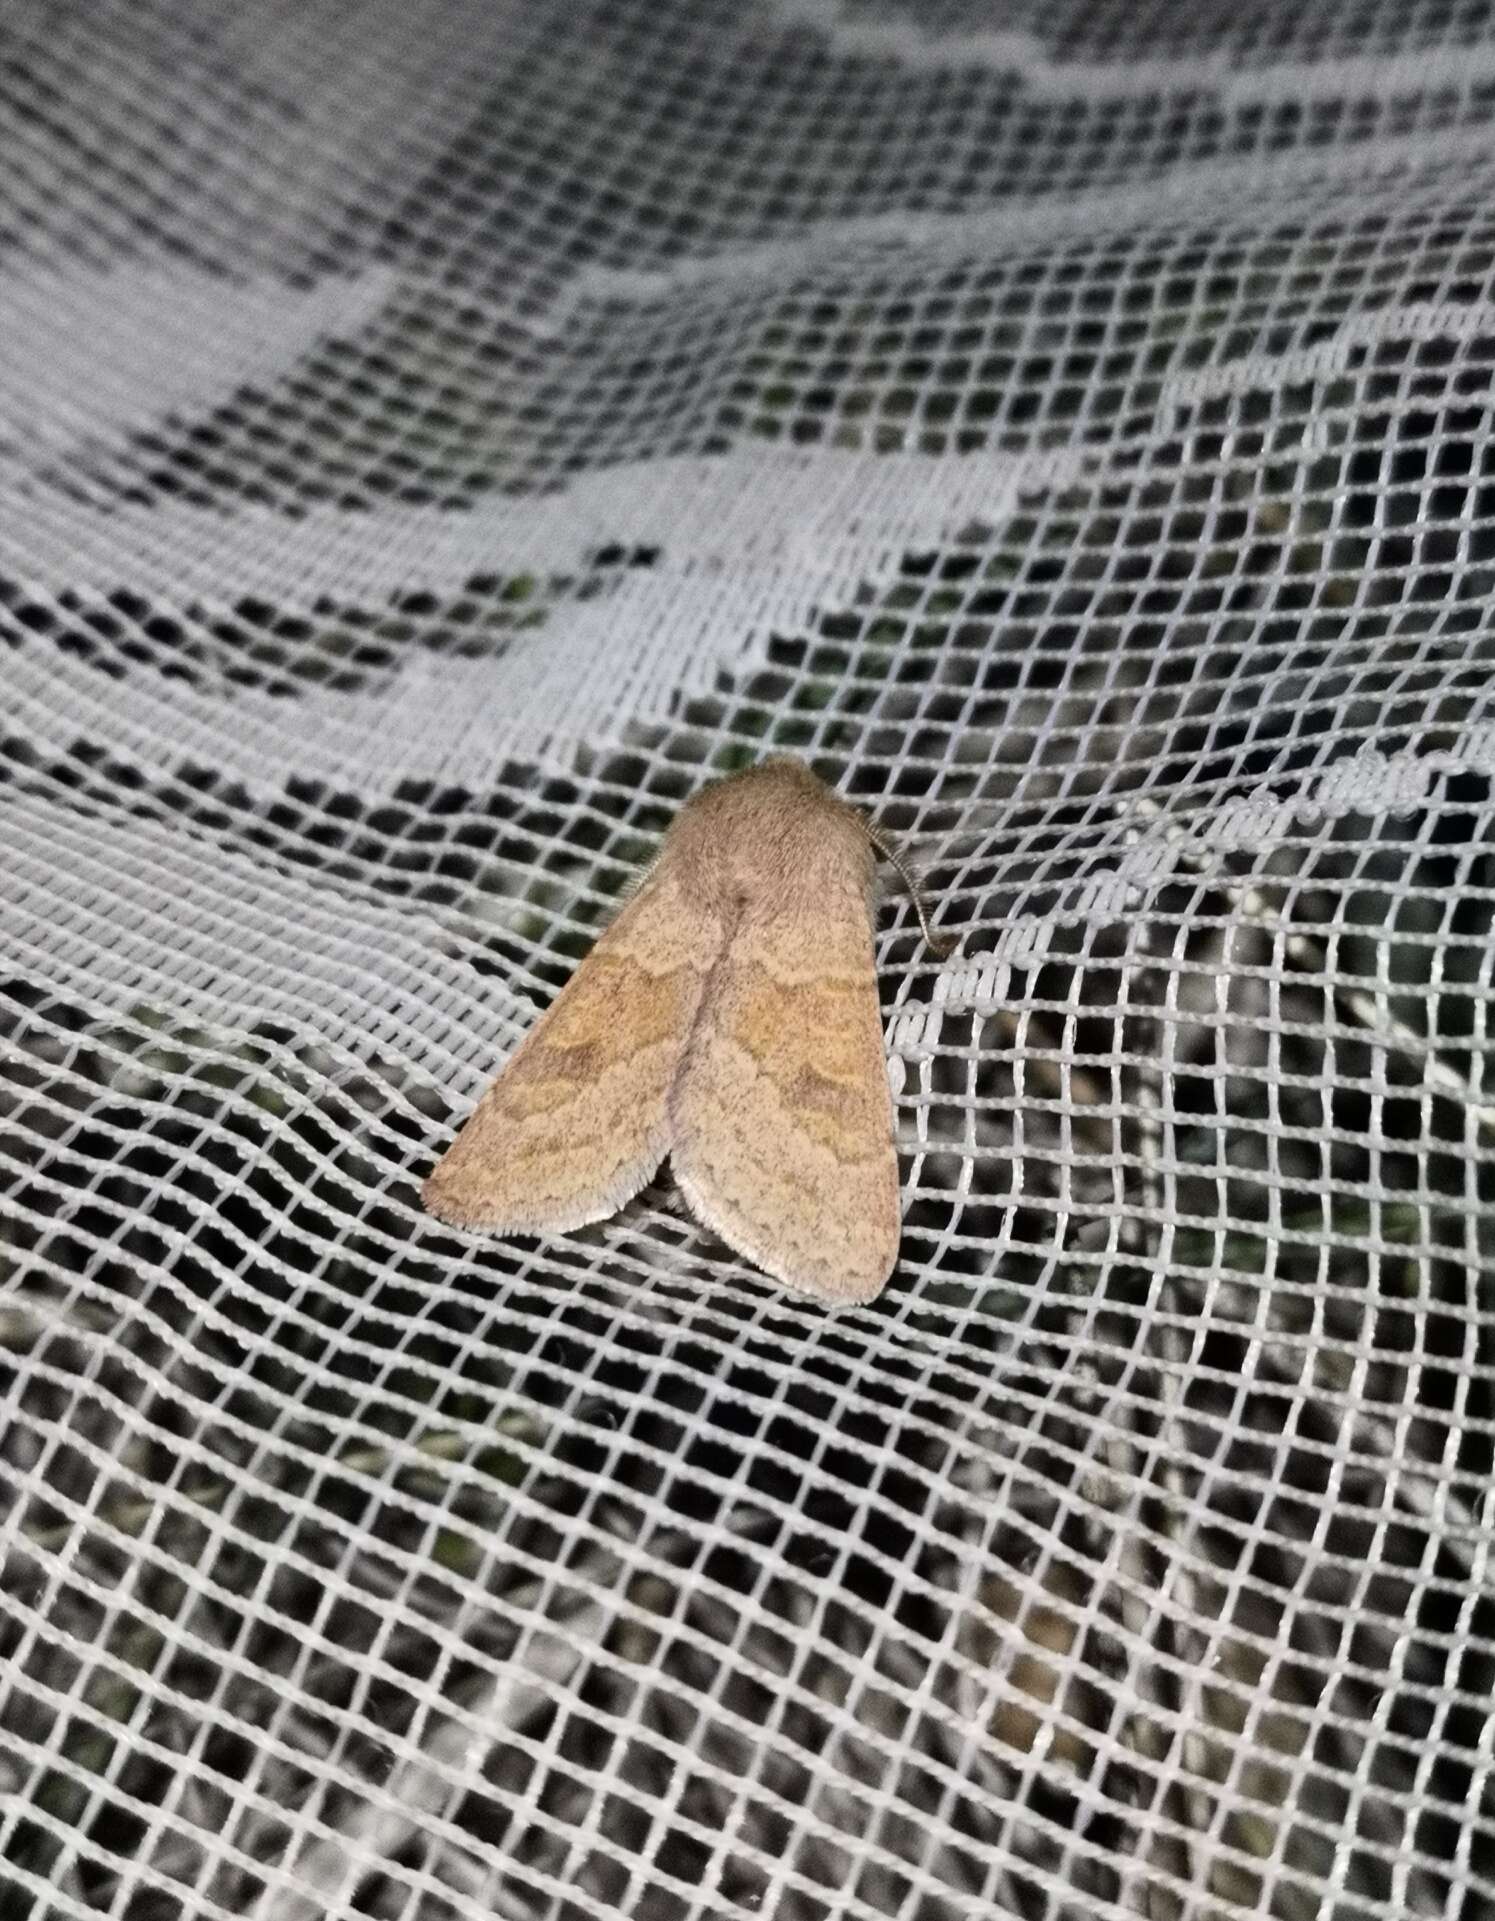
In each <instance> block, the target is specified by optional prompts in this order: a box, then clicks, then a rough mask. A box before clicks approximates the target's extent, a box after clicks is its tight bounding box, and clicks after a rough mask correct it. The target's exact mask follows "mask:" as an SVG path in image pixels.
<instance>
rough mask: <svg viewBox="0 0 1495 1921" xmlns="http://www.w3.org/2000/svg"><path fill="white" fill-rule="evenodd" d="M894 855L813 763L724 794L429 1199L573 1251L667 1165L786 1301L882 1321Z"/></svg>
mask: <svg viewBox="0 0 1495 1921" xmlns="http://www.w3.org/2000/svg"><path fill="white" fill-rule="evenodd" d="M878 852H882V853H884V854H886V855H887V856H888V858H890V859H892V860H893V861H894V862H895V863H896V864H897V865H898V868H899V871H900V872H901V873H903V875H904V879H905V881H907V882H908V885H909V888H910V891H911V893H913V894H914V898H915V902H916V905H917V906H918V912H919V919H920V924H921V926H922V927H923V929H924V934H925V938H926V940H927V941H928V942H929V944H930V945H931V947H933V948H935V950H936V951H943V952H947V951H948V945H947V944H945V943H942V942H939V941H937V940H936V939H935V937H934V935H933V934H931V932H930V930H929V924H928V921H927V919H926V917H925V914H924V910H923V905H922V903H920V902H919V901H918V895H917V891H916V890H915V889H914V886H913V882H912V880H911V879H910V878H909V876H908V874H907V871H906V869H904V867H903V864H902V862H901V861H899V860H898V857H897V854H896V852H895V851H894V850H893V849H891V848H890V847H888V846H887V845H886V844H885V843H884V842H883V840H882V839H881V837H880V836H879V835H878V834H877V832H876V830H875V829H874V828H873V827H872V826H870V824H869V823H868V822H867V821H866V820H865V819H864V818H863V816H862V815H861V814H860V813H859V812H858V811H857V809H856V808H854V807H853V806H851V805H850V804H849V803H848V802H847V801H844V800H842V799H841V797H840V796H839V795H838V794H836V793H834V792H832V790H831V789H830V788H829V787H827V786H825V785H824V783H823V782H822V781H820V780H819V779H817V778H816V776H815V775H814V774H813V773H811V771H810V770H809V768H807V767H805V766H804V765H802V764H801V763H800V762H799V761H796V760H791V759H788V758H783V757H776V758H774V759H770V760H765V761H763V762H761V763H760V764H759V765H758V766H756V767H750V768H748V769H747V770H746V771H745V772H743V773H740V774H734V775H732V776H731V777H730V778H728V779H726V780H722V781H717V782H714V783H712V784H711V785H710V786H707V787H704V788H703V789H702V790H701V791H700V792H699V793H698V794H695V795H694V796H693V797H692V798H691V799H690V800H689V801H688V802H687V803H686V805H685V806H684V807H683V808H682V809H681V811H680V813H679V814H678V815H677V816H676V818H675V821H674V823H673V825H672V826H671V827H670V829H669V832H668V833H667V834H666V836H665V839H664V842H663V845H662V846H661V848H660V851H659V854H658V856H657V858H656V859H655V861H654V863H653V865H652V866H651V867H650V868H649V870H648V871H647V873H646V874H645V876H644V878H643V881H642V882H641V884H640V886H639V887H638V890H637V892H636V893H635V894H634V895H633V897H632V899H631V900H630V901H629V902H628V903H627V905H626V906H625V907H624V908H623V909H622V911H621V912H620V913H619V914H618V916H617V918H616V919H615V920H614V921H613V922H612V924H611V926H610V927H608V929H607V930H606V932H605V933H604V934H603V935H602V936H601V938H600V939H599V940H598V941H597V943H596V945H595V946H594V947H593V948H592V950H591V952H590V953H589V954H588V955H587V956H586V958H585V959H584V960H583V961H582V963H581V965H580V966H579V967H578V968H577V970H576V972H575V973H574V974H573V975H572V977H571V979H570V980H569V981H568V982H567V984H566V986H565V987H564V988H563V989H562V991H561V993H560V994H559V996H558V997H557V998H556V1000H555V1001H554V1003H553V1004H552V1005H551V1007H550V1008H549V1010H548V1011H547V1012H546V1013H545V1014H544V1015H543V1016H542V1018H541V1019H540V1021H539V1022H538V1023H537V1025H536V1026H535V1027H534V1028H533V1030H532V1031H531V1032H530V1033H529V1034H528V1035H527V1036H526V1038H525V1039H524V1041H523V1042H522V1043H521V1045H520V1046H519V1048H518V1049H517V1050H516V1051H515V1053H514V1055H513V1056H512V1058H511V1059H510V1060H509V1062H508V1063H507V1065H506V1066H504V1067H503V1068H502V1069H501V1071H500V1072H499V1073H498V1075H497V1076H496V1078H495V1079H494V1080H493V1082H492V1084H491V1085H490V1086H489V1088H488V1090H487V1092H486V1093H485V1094H484V1095H483V1097H482V1099H481V1100H480V1101H479V1102H478V1104H477V1106H476V1107H475V1108H474V1109H473V1111H472V1113H471V1114H470V1115H469V1117H468V1119H467V1121H466V1123H465V1125H464V1126H463V1128H462V1131H461V1132H460V1134H459V1135H458V1136H457V1139H456V1141H455V1142H454V1143H453V1144H452V1146H451V1147H450V1149H449V1150H448V1151H447V1153H446V1154H445V1155H444V1156H443V1158H442V1159H441V1161H440V1162H439V1163H438V1164H437V1166H436V1168H435V1170H434V1172H433V1173H432V1174H431V1176H430V1178H429V1179H428V1180H427V1181H426V1183H425V1186H424V1188H423V1189H422V1196H421V1197H422V1200H423V1201H424V1203H425V1205H426V1207H427V1208H428V1209H429V1211H430V1212H431V1213H432V1214H434V1215H436V1216H437V1217H438V1218H439V1219H441V1220H443V1221H446V1222H449V1223H450V1224H452V1225H453V1226H457V1227H464V1228H486V1229H490V1230H492V1231H493V1232H495V1233H500V1234H556V1233H564V1232H565V1231H566V1230H568V1229H570V1228H573V1227H581V1226H583V1225H585V1224H586V1223H587V1222H589V1221H600V1220H604V1219H606V1218H607V1216H609V1215H611V1214H614V1213H616V1212H617V1210H618V1209H619V1208H620V1207H622V1206H623V1204H624V1203H625V1202H626V1201H628V1200H630V1199H632V1197H633V1196H634V1195H635V1194H637V1193H638V1191H639V1189H640V1188H642V1187H643V1186H644V1185H645V1184H646V1183H647V1182H648V1181H649V1180H651V1179H652V1178H653V1176H654V1174H655V1173H656V1172H657V1171H658V1169H659V1167H660V1165H661V1163H662V1162H663V1160H664V1158H665V1156H666V1155H668V1156H669V1159H670V1163H671V1167H672V1169H673V1172H674V1176H675V1180H676V1182H677V1184H678V1186H679V1189H680V1192H681V1194H682V1195H683V1196H684V1198H685V1201H686V1203H687V1204H688V1206H689V1207H690V1209H691V1210H692V1212H693V1213H694V1214H695V1215H696V1216H697V1218H698V1219H700V1220H701V1221H702V1222H704V1223H705V1225H706V1226H707V1227H709V1228H711V1229H713V1230H714V1231H715V1232H716V1233H717V1234H719V1235H720V1236H721V1238H722V1239H723V1240H724V1241H725V1242H726V1243H727V1245H728V1246H729V1247H731V1248H733V1249H734V1250H735V1251H736V1252H737V1253H738V1254H740V1255H742V1256H743V1257H744V1258H745V1259H746V1260H749V1261H751V1262H752V1263H753V1264H754V1265H755V1266H757V1267H760V1268H762V1269H763V1271H764V1272H765V1273H767V1274H769V1275H772V1276H773V1278H774V1279H775V1280H777V1281H780V1282H782V1284H783V1285H784V1286H785V1287H787V1288H790V1289H792V1290H793V1291H795V1292H796V1293H800V1294H806V1295H809V1296H810V1297H811V1298H812V1299H815V1300H817V1301H823V1302H826V1303H830V1304H838V1303H849V1302H857V1301H870V1300H873V1299H874V1298H875V1297H876V1296H877V1295H878V1294H879V1293H880V1292H881V1291H882V1288H883V1286H884V1284H885V1283H886V1281H887V1279H888V1276H889V1275H890V1274H891V1272H892V1270H893V1266H894V1263H895V1262H896V1260H897V1257H898V1242H899V1235H900V1231H901V1209H900V1195H899V1185H898V1161H897V1155H896V1153H895V1150H894V1145H893V1104H892V1097H891V1094H890V1092H889V1088H888V1078H887V1069H886V1066H885V1063H884V1059H883V1042H882V1023H881V1019H880V1016H879V1012H878V999H877V978H876V971H875V963H874V956H873V913H874V903H875V898H876V893H875V880H876V861H875V855H876V854H877V853H878Z"/></svg>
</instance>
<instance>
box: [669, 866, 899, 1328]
mask: <svg viewBox="0 0 1495 1921" xmlns="http://www.w3.org/2000/svg"><path fill="white" fill-rule="evenodd" d="M670 1112H671V1115H672V1117H673V1121H674V1128H673V1132H674V1145H673V1148H672V1154H671V1160H672V1165H673V1168H674V1172H675V1178H676V1180H677V1181H678V1182H679V1185H680V1190H681V1192H682V1193H683V1194H684V1196H685V1198H686V1200H687V1201H688V1202H689V1203H690V1206H691V1208H692V1209H693V1210H694V1212H695V1213H696V1214H697V1215H698V1216H699V1218H700V1219H701V1220H702V1221H704V1222H705V1223H706V1225H707V1226H708V1227H711V1228H714V1229H715V1230H716V1232H717V1233H718V1234H720V1235H721V1236H722V1238H723V1239H724V1240H725V1241H727V1242H728V1243H729V1245H730V1246H732V1247H734V1248H735V1249H736V1250H737V1251H738V1252H739V1253H740V1254H743V1255H745V1256H746V1257H747V1258H748V1259H749V1260H751V1261H754V1262H756V1263H757V1265H758V1266H760V1267H762V1268H763V1269H764V1270H765V1271H766V1272H767V1273H769V1274H772V1275H773V1276H774V1277H775V1278H776V1279H777V1280H780V1281H782V1282H783V1283H784V1285H785V1286H786V1287H791V1288H794V1289H796V1290H798V1291H799V1292H801V1293H804V1294H809V1295H813V1296H814V1297H815V1298H816V1299H818V1300H823V1301H830V1302H849V1301H869V1300H871V1299H873V1298H874V1296H876V1295H877V1294H878V1293H880V1292H881V1290H882V1287H883V1285H884V1283H885V1282H886V1280H887V1278H888V1276H889V1274H890V1273H891V1272H892V1269H893V1264H894V1262H895V1261H896V1259H897V1256H898V1237H899V1227H900V1220H899V1188H898V1160H897V1155H896V1153H895V1151H894V1147H893V1106H892V1097H891V1095H890V1094H889V1092H888V1081H887V1071H886V1067H885V1065H884V1059H883V1043H882V1025H881V1021H880V1018H879V1014H878V1003H877V980H876V974H875V971H874V964H873V953H872V927H871V920H870V915H869V909H868V905H867V901H866V898H865V896H864V895H863V894H862V893H861V892H860V891H859V890H857V889H855V888H852V887H848V888H847V889H846V890H845V894H844V897H843V896H842V895H841V894H839V893H838V894H837V895H836V896H835V898H833V899H831V900H828V901H827V900H824V899H822V900H818V901H817V902H816V903H815V904H814V913H813V916H809V915H807V916H806V917H805V918H804V919H803V920H799V921H796V922H795V923H793V924H792V925H791V926H789V927H788V928H786V926H785V925H784V923H783V921H782V919H780V920H778V921H772V920H770V919H769V917H768V916H766V915H763V914H758V913H755V912H754V911H753V909H752V908H751V907H750V908H749V909H748V910H747V911H746V912H745V914H744V915H743V918H742V919H741V920H740V921H739V922H738V924H737V926H736V927H735V928H734V929H733V931H732V936H731V940H730V942H729V943H728V945H727V947H726V948H725V949H724V950H723V953H722V956H721V959H720V961H719V963H718V966H717V970H716V972H715V974H714V975H713V976H712V980H711V988H710V993H709V995H708V997H707V1001H706V1004H705V1006H704V1007H703V1009H702V1011H701V1014H700V1017H699V1019H698V1020H697V1022H696V1028H695V1032H694V1034H693V1035H692V1037H691V1044H690V1050H689V1053H688V1054H687V1056H686V1059H685V1061H684V1063H683V1064H682V1066H681V1069H680V1077H679V1080H678V1082H677V1084H676V1087H675V1091H674V1094H673V1096H672V1097H671V1100H670Z"/></svg>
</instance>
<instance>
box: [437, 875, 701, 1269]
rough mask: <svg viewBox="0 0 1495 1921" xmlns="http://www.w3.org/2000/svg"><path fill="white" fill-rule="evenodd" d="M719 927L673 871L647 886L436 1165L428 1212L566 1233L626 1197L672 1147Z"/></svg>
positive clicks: (516, 1229)
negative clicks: (683, 1073)
mask: <svg viewBox="0 0 1495 1921" xmlns="http://www.w3.org/2000/svg"><path fill="white" fill-rule="evenodd" d="M722 932H723V930H722V926H721V923H720V921H719V920H717V919H715V918H714V917H713V916H711V915H710V914H708V913H706V912H704V911H703V910H702V909H701V908H700V907H699V906H695V905H692V904H691V903H690V902H689V901H687V900H686V899H685V897H684V896H683V895H682V893H681V890H680V888H679V886H678V884H677V883H676V882H675V881H674V880H673V879H672V878H671V877H670V876H669V875H668V874H663V873H656V874H655V876H654V877H653V878H651V879H650V880H648V881H646V882H645V883H644V886H643V887H642V888H641V889H640V891H639V892H638V894H636V895H635V897H634V898H633V900H632V901H630V902H629V904H628V905H627V906H626V907H625V908H624V909H623V911H622V913H621V914H619V916H618V918H617V919H616V920H615V921H614V922H613V924H612V926H611V927H609V928H608V930H607V932H606V933H605V934H603V936H602V938H601V939H600V940H599V941H598V942H597V945H596V946H595V947H594V948H593V949H592V951H591V953H590V954H588V956H587V957H586V959H585V961H584V962H583V963H582V965H581V966H580V967H579V968H578V969H577V971H576V973H575V974H573V975H572V977H571V979H570V980H569V981H568V982H567V984H566V986H565V987H564V988H563V989H562V990H561V992H560V994H559V996H558V997H557V998H556V1000H555V1002H554V1004H553V1005H552V1006H551V1007H550V1009H549V1010H548V1012H547V1013H546V1014H545V1015H544V1016H543V1018H542V1019H541V1020H540V1022H539V1024H538V1025H537V1026H536V1027H535V1028H534V1030H533V1031H532V1032H531V1033H530V1034H529V1035H527V1036H526V1038H525V1040H524V1041H523V1043H522V1044H521V1045H520V1047H519V1048H518V1050H517V1051H516V1053H515V1054H514V1056H513V1058H512V1059H511V1060H510V1061H509V1062H508V1064H507V1065H506V1066H505V1067H504V1068H503V1069H502V1071H501V1072H500V1073H499V1074H498V1076H497V1077H496V1078H495V1080H494V1081H493V1083H492V1085H491V1086H490V1087H489V1088H488V1090H487V1092H486V1093H485V1094H484V1095H483V1097H482V1099H481V1100H480V1101H479V1103H478V1105H477V1106H476V1107H475V1108H474V1109H473V1111H472V1113H471V1115H470V1116H469V1117H468V1119H467V1122H466V1124H465V1125H464V1127H463V1128H462V1131H461V1133H460V1134H459V1135H458V1136H457V1138H456V1140H455V1141H454V1142H453V1144H452V1146H451V1147H450V1148H449V1149H448V1151H447V1153H446V1154H445V1156H444V1157H443V1158H442V1159H441V1160H440V1161H439V1162H438V1163H437V1166H436V1168H435V1170H434V1172H433V1173H432V1174H431V1177H430V1179H429V1180H428V1181H427V1182H426V1184H425V1186H424V1188H423V1189H422V1190H421V1198H422V1200H423V1201H424V1203H425V1205H426V1206H427V1207H428V1208H429V1209H430V1211H431V1212H432V1213H433V1214H435V1215H437V1216H438V1217H439V1218H440V1219H441V1220H444V1221H449V1222H451V1223H452V1224H453V1225H454V1226H457V1227H482V1228H491V1229H493V1230H495V1231H497V1232H500V1233H562V1232H564V1231H565V1230H566V1229H567V1228H572V1227H581V1226H583V1225H584V1224H585V1223H586V1222H588V1221H597V1220H602V1219H604V1218H605V1217H606V1216H607V1215H609V1214H612V1213H614V1212H616V1210H617V1209H618V1208H620V1207H621V1206H622V1205H623V1203H624V1202H625V1201H627V1200H629V1199H631V1198H632V1196H633V1195H635V1194H636V1193H637V1192H638V1190H639V1189H640V1188H641V1187H642V1186H643V1185H644V1184H645V1182H646V1181H648V1180H649V1179H650V1178H651V1176H652V1175H653V1174H654V1173H655V1171H656V1169H657V1168H658V1166H659V1164H660V1162H661V1160H662V1159H663V1158H664V1155H665V1153H666V1151H667V1149H668V1147H669V1145H670V1117H669V1110H668V1097H669V1091H670V1087H671V1084H672V1082H673V1081H674V1079H675V1076H676V1072H677V1070H678V1068H679V1065H680V1061H681V1057H682V1055H683V1053H684V1050H685V1044H686V1040H687V1037H688V1036H689V1034H690V1031H691V1027H692V1024H693V1022H694V1021H695V1018H696V1012H697V1009H698V1008H699V1006H700V1002H701V991H702V988H703V986H704V984H705V981H706V977H707V974H708V973H709V972H710V970H711V967H712V965H713V963H714V962H715V961H716V959H717V957H718V955H719V953H720V950H721V945H722Z"/></svg>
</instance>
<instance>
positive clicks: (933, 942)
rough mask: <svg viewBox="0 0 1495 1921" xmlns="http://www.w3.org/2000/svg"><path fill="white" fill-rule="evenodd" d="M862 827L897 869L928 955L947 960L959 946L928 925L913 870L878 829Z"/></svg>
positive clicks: (879, 851) (927, 918)
mask: <svg viewBox="0 0 1495 1921" xmlns="http://www.w3.org/2000/svg"><path fill="white" fill-rule="evenodd" d="M863 826H864V827H866V830H867V838H868V840H870V841H871V843H872V845H873V846H874V847H875V848H876V849H877V851H878V853H879V854H881V855H882V857H883V859H884V860H885V861H890V862H891V863H892V865H893V866H894V867H896V868H897V869H898V877H899V879H900V880H901V881H902V882H903V884H904V886H905V887H906V888H907V889H908V897H909V899H910V900H911V901H912V902H913V904H914V912H915V913H916V914H917V915H918V916H919V927H920V929H921V931H922V933H923V935H924V945H925V946H926V947H927V948H928V949H929V951H930V953H931V954H933V955H934V957H935V959H936V960H947V959H948V958H949V956H950V955H951V954H953V953H954V952H955V950H956V948H957V947H958V946H959V945H960V943H959V941H958V940H957V939H956V938H955V937H954V936H953V935H951V934H936V933H935V931H934V929H933V928H932V927H931V926H930V925H929V916H928V914H927V913H926V912H925V911H924V896H923V894H922V892H921V891H920V888H919V883H918V881H917V880H915V879H914V874H913V869H912V868H911V867H910V866H909V865H908V863H907V861H905V860H904V858H903V856H902V855H901V854H900V853H899V851H898V849H897V847H896V846H894V844H893V842H892V841H891V840H889V839H888V837H887V835H886V834H884V833H883V832H882V831H881V830H880V829H879V828H876V827H874V826H873V825H872V824H871V822H870V821H864V822H863Z"/></svg>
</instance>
